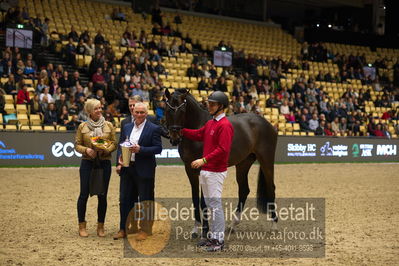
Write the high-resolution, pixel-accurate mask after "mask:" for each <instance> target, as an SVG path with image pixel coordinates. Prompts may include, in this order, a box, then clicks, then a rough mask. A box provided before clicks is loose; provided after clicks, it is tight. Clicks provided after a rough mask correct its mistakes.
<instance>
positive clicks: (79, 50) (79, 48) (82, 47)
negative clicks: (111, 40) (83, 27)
mask: <svg viewBox="0 0 399 266" xmlns="http://www.w3.org/2000/svg"><path fill="white" fill-rule="evenodd" d="M85 53H86V46H85V44H84V42H83V40H82V39H80V40H79V43H78V45H77V46H76V54H78V55H84V54H85Z"/></svg>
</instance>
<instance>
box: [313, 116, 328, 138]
mask: <svg viewBox="0 0 399 266" xmlns="http://www.w3.org/2000/svg"><path fill="white" fill-rule="evenodd" d="M326 129H327V128H326V121H325V120H322V121H320V124H319V126H318V127H317V128H316V130H315V135H317V136H325V135H326Z"/></svg>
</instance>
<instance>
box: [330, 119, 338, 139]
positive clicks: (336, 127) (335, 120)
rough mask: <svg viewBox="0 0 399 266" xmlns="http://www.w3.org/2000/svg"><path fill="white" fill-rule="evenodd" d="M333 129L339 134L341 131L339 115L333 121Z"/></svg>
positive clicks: (335, 133)
mask: <svg viewBox="0 0 399 266" xmlns="http://www.w3.org/2000/svg"><path fill="white" fill-rule="evenodd" d="M331 129H332V131H333V132H334V135H338V133H339V117H335V118H334V121H332V122H331Z"/></svg>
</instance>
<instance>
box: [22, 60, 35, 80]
mask: <svg viewBox="0 0 399 266" xmlns="http://www.w3.org/2000/svg"><path fill="white" fill-rule="evenodd" d="M24 75H25V78H29V79H35V78H36V69H35V68H34V67H33V63H32V60H27V62H26V66H25V68H24Z"/></svg>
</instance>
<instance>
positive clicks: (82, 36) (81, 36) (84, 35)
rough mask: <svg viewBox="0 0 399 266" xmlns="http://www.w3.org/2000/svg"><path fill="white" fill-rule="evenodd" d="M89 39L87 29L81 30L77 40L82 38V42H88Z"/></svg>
mask: <svg viewBox="0 0 399 266" xmlns="http://www.w3.org/2000/svg"><path fill="white" fill-rule="evenodd" d="M90 39H91V38H90V33H89V31H88V30H85V31H83V32H82V34H80V36H79V42H80V40H83V42H84V43H88V42H89V40H90Z"/></svg>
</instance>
